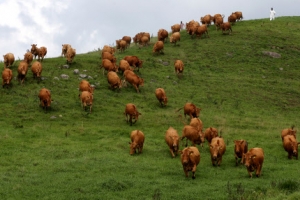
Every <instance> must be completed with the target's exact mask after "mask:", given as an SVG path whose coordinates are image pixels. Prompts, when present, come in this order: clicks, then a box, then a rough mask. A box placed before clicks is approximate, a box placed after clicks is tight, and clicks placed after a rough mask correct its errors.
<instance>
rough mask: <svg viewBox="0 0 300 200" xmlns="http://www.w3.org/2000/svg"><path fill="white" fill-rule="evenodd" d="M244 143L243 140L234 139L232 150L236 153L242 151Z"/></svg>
mask: <svg viewBox="0 0 300 200" xmlns="http://www.w3.org/2000/svg"><path fill="white" fill-rule="evenodd" d="M244 143H245V140H234V152H235V153H236V154H241V153H244V152H243V148H242V147H243V144H244Z"/></svg>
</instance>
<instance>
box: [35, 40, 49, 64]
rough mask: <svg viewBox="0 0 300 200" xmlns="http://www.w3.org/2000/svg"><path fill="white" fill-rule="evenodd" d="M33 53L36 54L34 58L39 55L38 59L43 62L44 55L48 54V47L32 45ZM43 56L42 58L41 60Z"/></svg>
mask: <svg viewBox="0 0 300 200" xmlns="http://www.w3.org/2000/svg"><path fill="white" fill-rule="evenodd" d="M31 53H32V54H33V55H34V59H36V56H38V61H41V62H43V60H44V57H45V56H46V54H47V48H46V47H40V48H38V47H37V44H32V45H31ZM40 58H42V60H40Z"/></svg>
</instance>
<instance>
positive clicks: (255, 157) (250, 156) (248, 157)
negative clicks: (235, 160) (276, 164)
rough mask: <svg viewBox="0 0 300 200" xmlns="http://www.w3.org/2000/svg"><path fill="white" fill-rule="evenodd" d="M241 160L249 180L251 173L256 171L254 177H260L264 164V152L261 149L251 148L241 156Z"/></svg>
mask: <svg viewBox="0 0 300 200" xmlns="http://www.w3.org/2000/svg"><path fill="white" fill-rule="evenodd" d="M243 160H244V163H245V166H246V168H247V171H248V174H249V176H250V178H252V172H254V170H256V173H255V174H256V177H259V176H260V175H261V168H262V165H263V162H264V151H263V149H262V148H258V147H256V148H252V149H250V150H249V151H248V152H247V153H245V154H244V155H243Z"/></svg>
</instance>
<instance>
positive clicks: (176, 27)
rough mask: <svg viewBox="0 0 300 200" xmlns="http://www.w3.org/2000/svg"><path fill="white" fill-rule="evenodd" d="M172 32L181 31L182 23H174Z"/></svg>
mask: <svg viewBox="0 0 300 200" xmlns="http://www.w3.org/2000/svg"><path fill="white" fill-rule="evenodd" d="M171 30H172V33H175V32H180V24H174V25H173V26H171Z"/></svg>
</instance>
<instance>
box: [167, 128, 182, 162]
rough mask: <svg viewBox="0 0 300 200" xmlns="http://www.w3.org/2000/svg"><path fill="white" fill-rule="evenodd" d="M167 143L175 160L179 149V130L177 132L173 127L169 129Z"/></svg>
mask: <svg viewBox="0 0 300 200" xmlns="http://www.w3.org/2000/svg"><path fill="white" fill-rule="evenodd" d="M165 141H166V143H167V145H168V147H169V149H170V152H171V155H172V157H173V158H175V155H177V153H178V148H179V135H178V133H177V130H175V129H174V128H173V127H169V129H168V130H167V131H166V134H165Z"/></svg>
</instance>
